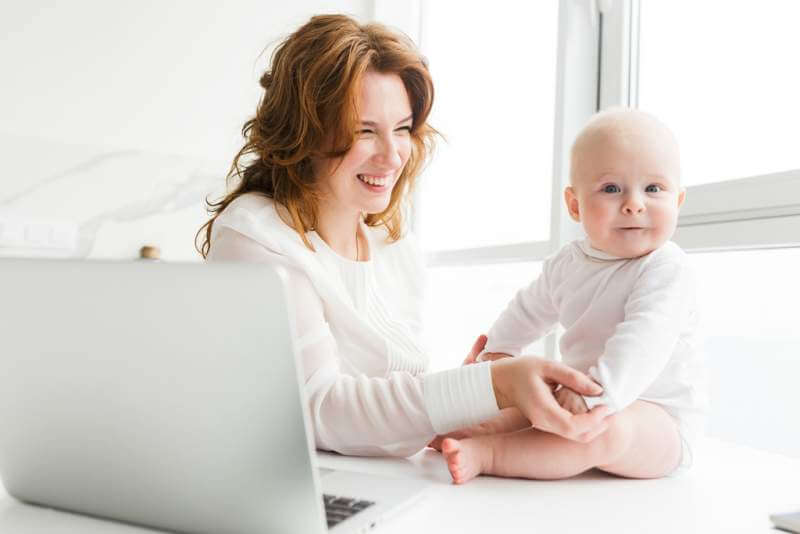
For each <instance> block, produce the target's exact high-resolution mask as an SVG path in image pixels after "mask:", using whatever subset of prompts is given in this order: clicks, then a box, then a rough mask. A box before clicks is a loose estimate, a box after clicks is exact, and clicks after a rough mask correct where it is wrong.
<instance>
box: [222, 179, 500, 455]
mask: <svg viewBox="0 0 800 534" xmlns="http://www.w3.org/2000/svg"><path fill="white" fill-rule="evenodd" d="M281 209H282V208H281ZM362 232H363V234H364V235H365V236H366V237H367V242H368V250H369V258H370V259H369V261H360V262H356V261H353V260H348V259H346V258H343V257H341V256H339V255H338V254H337V253H336V252H334V251H333V250H332V249H331V248H330V247H328V245H327V244H326V243H325V242H324V241H323V240H322V239H321V238H320V237H319V235H318V234H317V233H316V232H309V233H308V234H307V237H308V238H309V240H310V241H311V243H312V244H313V246H314V248H315V250H316V251H311V250H309V249H308V248H307V247H306V246H305V244H304V243H303V242H302V240H301V239H300V236H299V235H298V234H297V233H296V232H295V231H294V229H292V228H290V227H289V226H288V225H287V224H285V223H284V222H283V221H282V220H281V218H280V217H279V215H278V212H277V206H276V204H275V203H274V202H273V201H272V200H270V199H268V198H266V197H264V196H262V195H257V194H253V193H250V194H246V195H243V196H241V197H239V198H237V199H236V200H234V201H233V202H232V203H231V204H230V205H229V206H228V207H227V208H226V209H225V210H224V211H223V212H222V213H221V214H220V216H219V217H218V218H217V219H216V221H215V223H214V226H213V231H212V235H211V248H210V252H209V255H208V261H247V262H263V263H271V264H277V265H282V266H284V267H285V268H286V269H287V271H288V272H289V295H290V298H291V299H292V301H293V308H294V310H295V313H296V317H294V321H293V322H294V330H295V332H294V341H295V350H296V352H297V355H298V357H299V359H300V362H301V366H302V369H303V373H304V378H305V392H306V395H307V398H308V403H309V411H310V415H311V421H312V425H313V428H314V435H315V439H316V445H317V447H318V448H319V449H325V450H333V451H337V452H340V453H343V454H351V455H395V456H407V455H410V454H413V453H415V452H417V451H419V450H420V449H422V448H423V447H425V445H426V444H427V443H428V442H429V441H430V440H431V439H432V438H433V437H434V436H435V435H436V434H441V433H445V432H449V431H452V430H455V429H457V428H461V427H464V426H469V425H472V424H477V423H479V422H481V421H484V420H486V419H488V418H490V417H492V416H494V415H496V414H497V413H499V410H498V408H497V402H496V400H495V397H494V391H493V389H492V384H491V374H490V371H489V366H488V364H477V365H470V366H466V367H461V368H457V369H452V370H448V371H444V372H440V373H432V374H424V373H425V370H426V369H427V365H428V354H427V353H426V352H425V349H424V348H423V347H422V345H421V339H422V333H421V331H422V324H421V312H420V308H421V304H422V298H423V295H422V293H423V288H424V266H423V263H422V259H421V255H420V253H419V251H418V249H417V247H416V245H415V243H414V241H413V240H412V239H411V238H410V237H408V236H406V237H404V238H403V239H400V240H399V241H396V242H394V243H391V244H388V243H387V242H386V239H385V238H386V231H385V229H383V228H380V227H378V228H372V227H367V226H366V225H363V224H362ZM232 312H233V310H232ZM265 357H270V356H269V355H265Z"/></svg>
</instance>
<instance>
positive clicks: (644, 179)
mask: <svg viewBox="0 0 800 534" xmlns="http://www.w3.org/2000/svg"><path fill="white" fill-rule="evenodd" d="M573 165H574V167H575V168H574V169H573V185H572V186H570V187H568V188H567V191H566V192H565V197H566V200H567V207H568V208H569V211H570V215H571V216H572V217H573V218H574V219H575V220H577V221H580V222H581V223H582V224H583V228H584V230H585V231H586V234H587V236H588V237H589V242H590V243H591V245H592V247H594V248H596V249H598V250H602V251H603V252H606V253H608V254H611V255H614V256H618V257H622V258H637V257H639V256H643V255H645V254H648V253H650V252H652V251H653V250H655V249H657V248H658V247H660V246H661V245H663V244H664V243H665V242H666V241H667V240H668V239H669V238H670V237H672V234H673V233H674V232H675V226H676V225H677V221H678V211H679V209H680V206H681V204H682V203H683V199H684V192H683V191H681V189H680V182H679V176H680V162H679V157H678V151H677V146H675V143H674V141H673V140H672V139H670V138H667V137H665V136H664V135H660V134H658V133H657V132H647V131H643V132H636V133H633V134H631V133H628V134H626V135H624V136H620V135H616V134H611V133H609V134H606V135H603V136H601V138H600V139H598V140H597V141H596V142H593V143H591V144H590V145H589V146H587V147H585V148H584V149H583V150H582V151H581V153H580V154H578V155H576V157H575V158H574V161H573Z"/></svg>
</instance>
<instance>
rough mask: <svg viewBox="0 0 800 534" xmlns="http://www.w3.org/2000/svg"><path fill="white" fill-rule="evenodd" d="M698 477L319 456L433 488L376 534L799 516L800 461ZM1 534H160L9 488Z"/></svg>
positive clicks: (714, 458) (678, 526) (719, 525)
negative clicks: (559, 473)
mask: <svg viewBox="0 0 800 534" xmlns="http://www.w3.org/2000/svg"><path fill="white" fill-rule="evenodd" d="M695 460H696V461H695V466H694V467H693V468H692V470H691V471H689V473H687V474H685V475H682V476H679V477H675V478H664V479H660V480H626V479H621V478H616V477H612V476H610V475H606V474H604V473H601V472H599V471H590V472H587V473H584V474H583V475H580V476H577V477H574V478H571V479H567V480H560V481H534V480H519V479H501V478H494V477H478V478H476V479H474V480H472V481H470V482H469V483H467V484H464V485H460V486H456V485H453V484H451V483H450V476H449V474H448V472H447V467H446V465H445V463H444V460H443V459H442V457H441V456H440V455H439V454H438V453H436V452H435V451H433V450H430V449H428V450H426V451H423V452H421V453H420V454H417V455H416V456H413V457H411V458H408V459H397V458H349V457H344V456H338V455H335V454H327V453H320V454H319V464H320V465H321V466H324V467H333V468H339V469H349V470H352V471H359V472H366V473H376V474H384V475H391V476H401V477H417V478H422V479H425V480H428V481H430V482H432V483H433V484H432V486H431V487H430V489H429V490H428V491H427V492H426V493H425V495H424V496H423V498H421V499H419V500H418V501H416V502H415V503H414V505H413V506H412V507H410V508H408V509H406V510H404V511H402V512H401V513H399V514H397V515H396V516H395V517H393V518H391V519H390V520H388V521H387V522H385V523H384V524H383V525H380V526H379V527H378V528H377V529H376V530H375V532H376V533H377V534H390V533H403V534H407V533H408V532H412V531H413V530H412V529H416V530H417V531H420V532H459V533H470V532H476V533H477V532H481V533H485V532H489V531H500V532H509V533H511V532H558V533H566V532H593V533H602V532H613V533H627V532H630V533H636V534H639V533H641V532H649V533H650V532H652V533H661V532H663V533H667V532H669V533H676V532H678V533H684V532H702V533H706V532H715V533H716V532H726V533H728V532H747V533H759V532H771V533H773V534H776V533H777V532H778V531H776V530H774V529H773V528H772V526H771V523H770V521H769V514H771V513H777V512H787V511H800V459H797V458H790V457H787V456H782V455H777V454H771V453H767V452H762V451H757V450H753V449H750V448H747V447H743V446H738V445H733V444H729V443H725V442H721V441H717V440H713V439H706V440H704V441H702V442H701V443H700V445H699V446H698V448H697V451H696V458H695ZM0 532H3V533H5V532H13V533H16V534H34V533H36V534H44V533H49V532H58V533H64V534H71V533H75V534H78V533H80V534H101V533H102V534H144V533H153V532H155V531H153V530H150V529H145V528H138V527H135V526H131V525H125V524H120V523H114V522H110V521H103V520H99V519H94V518H90V517H85V516H80V515H76V514H69V513H66V512H59V511H54V510H49V509H46V508H39V507H36V506H30V505H26V504H22V503H20V502H18V501H16V500H14V499H13V498H11V497H10V496H9V495H8V494H7V493H5V491H4V490H3V489H2V486H0Z"/></svg>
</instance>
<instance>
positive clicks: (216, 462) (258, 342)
mask: <svg viewBox="0 0 800 534" xmlns="http://www.w3.org/2000/svg"><path fill="white" fill-rule="evenodd" d="M285 280H286V275H285V273H284V272H282V271H281V270H280V269H276V268H273V267H269V266H265V265H254V264H244V263H228V264H224V263H219V264H213V263H212V264H188V263H187V264H168V263H142V262H110V261H107V262H104V261H77V260H41V259H38V260H34V259H0V325H2V326H0V329H1V330H2V333H1V334H0V344H2V352H0V477H1V478H2V482H3V485H4V486H5V488H6V489H7V491H8V493H9V494H11V495H12V496H14V497H16V498H17V499H19V500H21V501H24V502H27V503H33V504H38V505H43V506H47V507H52V508H57V509H62V510H68V511H74V512H79V513H82V514H88V515H92V516H99V517H103V518H110V519H115V520H118V521H124V522H129V523H134V524H138V525H143V526H149V527H154V528H159V529H166V530H172V531H178V532H186V533H198V534H205V533H208V534H211V533H215V534H218V533H234V532H236V533H256V532H257V533H264V532H281V533H283V532H287V533H289V532H297V533H319V532H326V531H327V529H330V531H332V532H341V533H345V532H360V531H364V530H368V529H369V528H370V527H371V526H374V525H375V524H377V523H378V522H380V521H383V520H385V519H386V518H387V517H388V516H389V515H391V514H392V513H394V512H395V511H397V510H399V509H401V508H402V507H404V506H408V505H410V504H411V503H413V501H414V499H416V498H419V497H420V496H421V495H422V494H423V493H424V490H425V489H426V487H428V486H429V483H428V482H425V481H423V480H416V479H402V478H396V479H395V478H389V477H378V476H374V475H366V474H358V473H348V472H344V471H332V470H328V469H323V470H319V469H317V467H316V455H315V452H314V444H313V440H312V434H311V427H310V424H309V417H308V414H307V408H306V403H305V400H304V397H303V390H302V386H301V384H302V378H301V373H300V371H299V369H298V364H297V362H296V356H295V352H294V350H293V347H292V335H291V332H292V325H291V320H290V318H291V317H293V314H292V313H291V302H290V301H289V300H288V293H287V291H286V285H285ZM325 504H327V505H328V508H329V511H328V513H327V514H326V510H325V508H324V505H325Z"/></svg>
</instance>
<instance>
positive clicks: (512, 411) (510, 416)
mask: <svg viewBox="0 0 800 534" xmlns="http://www.w3.org/2000/svg"><path fill="white" fill-rule="evenodd" d="M530 426H531V423H530V421H528V420H527V419H526V418H525V416H524V415H522V412H520V411H519V410H518V409H517V408H505V409H503V410H501V411H500V413H499V414H498V415H497V416H495V417H493V418H491V419H489V420H488V421H485V422H483V423H481V424H479V425H475V426H471V427H467V428H462V429H460V430H456V431H455V432H450V433H449V434H445V435H443V436H436V437H435V438H434V439H433V441H431V442H430V443H429V444H428V446H429V447H433V448H434V449H436V450H437V451H441V450H442V441H444V440H445V439H446V438H454V439H465V438H472V437H476V436H484V435H486V434H505V433H507V432H516V431H517V430H522V429H524V428H530Z"/></svg>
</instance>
